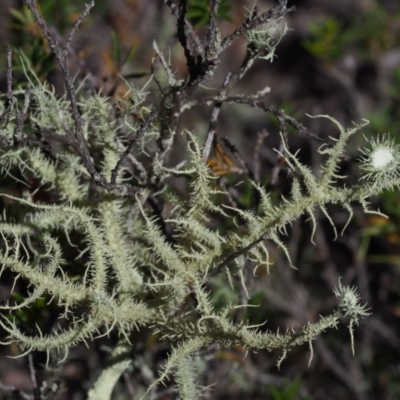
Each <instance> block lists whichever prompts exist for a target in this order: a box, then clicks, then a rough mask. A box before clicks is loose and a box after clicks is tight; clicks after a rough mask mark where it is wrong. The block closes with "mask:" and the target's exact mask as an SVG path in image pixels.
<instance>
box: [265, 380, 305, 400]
mask: <svg viewBox="0 0 400 400" xmlns="http://www.w3.org/2000/svg"><path fill="white" fill-rule="evenodd" d="M301 385H302V382H301V380H300V379H295V380H294V381H293V382H292V383H290V384H289V385H287V386H286V387H284V388H282V389H277V388H274V387H271V388H270V389H269V394H270V396H271V400H296V399H297V398H298V396H297V393H298V391H299V388H300V386H301ZM304 400H312V399H311V398H310V397H307V398H305V399H304Z"/></svg>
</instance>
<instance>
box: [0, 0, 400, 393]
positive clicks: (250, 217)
mask: <svg viewBox="0 0 400 400" xmlns="http://www.w3.org/2000/svg"><path fill="white" fill-rule="evenodd" d="M25 3H26V5H27V6H28V7H29V10H30V11H31V12H32V15H33V16H34V20H35V22H36V23H37V24H38V25H39V27H40V29H41V31H42V33H43V35H44V37H45V38H46V40H47V41H48V42H49V44H50V47H51V48H52V51H53V52H54V56H55V58H56V59H57V62H58V64H59V66H60V69H61V71H62V73H63V77H64V83H65V90H66V93H65V94H64V95H63V96H58V95H56V93H55V91H54V89H53V88H52V87H51V86H50V85H48V84H47V83H46V82H43V81H42V80H41V79H39V78H38V77H37V75H36V74H35V71H34V70H33V68H32V65H31V64H30V63H29V60H27V59H26V58H23V57H22V58H21V63H22V66H23V69H24V71H25V74H26V79H27V81H28V84H27V85H26V88H23V89H22V88H17V89H13V88H12V65H11V50H9V52H8V81H7V83H8V88H7V89H8V90H7V93H6V95H5V96H3V99H2V101H1V103H0V123H1V136H0V143H1V153H0V167H1V171H2V174H3V175H7V176H9V177H10V178H11V179H15V180H18V181H19V182H22V183H23V184H24V189H23V190H22V191H21V194H20V196H17V195H14V194H13V195H11V194H9V193H5V192H3V193H0V198H1V199H2V200H3V202H4V203H5V204H6V203H7V204H11V205H16V204H17V205H19V207H20V212H19V213H15V214H13V215H12V216H11V217H8V216H7V217H4V218H3V219H2V221H1V224H0V235H1V238H2V243H1V253H0V263H1V268H2V269H1V271H2V272H3V271H4V270H6V269H7V270H10V271H11V272H12V273H13V274H14V278H15V290H17V289H18V288H22V289H21V290H23V287H24V284H25V286H27V290H26V295H25V296H24V298H23V299H21V298H19V299H18V301H16V302H13V301H12V300H11V299H10V300H9V301H8V302H7V303H6V304H4V305H2V306H1V309H2V310H3V311H7V312H11V313H18V312H19V310H23V309H25V308H26V307H29V306H31V305H35V306H39V305H40V304H41V306H42V305H43V299H44V300H46V303H48V304H53V305H55V306H56V307H57V309H58V310H60V314H59V318H60V321H61V322H62V324H61V322H60V325H61V326H59V327H54V328H53V329H51V330H49V331H46V330H45V328H42V329H40V328H38V329H37V330H36V335H34V334H33V335H32V334H30V333H29V332H27V331H26V329H27V328H29V331H31V330H32V328H34V327H32V326H27V325H29V319H28V320H26V325H25V326H22V324H21V323H17V322H16V320H15V319H14V318H12V317H11V318H10V316H9V315H4V314H2V315H1V316H0V325H1V327H2V328H3V329H4V330H5V331H6V332H7V335H8V336H7V338H6V339H3V343H4V344H8V343H17V344H18V345H19V346H20V347H21V348H22V349H23V350H24V354H26V353H29V352H32V351H43V352H47V354H48V355H49V354H50V352H52V351H53V350H57V351H59V352H63V355H62V356H61V357H60V358H61V360H60V361H62V360H65V359H66V358H67V357H68V351H69V349H70V348H71V347H73V346H75V345H76V344H78V343H80V342H84V341H86V340H89V339H91V340H95V339H99V338H100V337H102V336H107V335H110V334H114V333H117V334H118V340H117V342H116V343H115V346H114V348H113V349H112V351H111V354H110V363H109V364H108V366H106V367H105V368H104V369H103V371H102V372H101V374H100V376H99V377H98V378H97V380H96V382H95V383H94V385H93V387H92V388H91V389H90V391H89V393H88V397H89V399H96V400H98V399H100V400H101V399H109V398H110V397H111V393H112V391H113V388H114V386H115V384H116V383H117V381H118V379H119V378H120V376H121V375H122V374H123V373H124V371H125V370H126V369H128V368H130V367H131V366H132V364H133V360H132V357H131V353H130V352H131V349H132V347H133V346H134V344H135V332H137V331H140V332H142V333H143V335H149V336H151V335H154V336H155V337H157V338H158V339H159V340H161V341H163V342H164V343H166V345H167V346H168V349H169V355H168V357H167V359H166V361H165V363H164V365H163V369H162V371H161V373H160V376H159V377H158V378H156V379H154V380H153V382H152V383H151V384H150V385H149V386H148V387H147V389H146V390H142V394H143V397H145V396H146V394H148V393H149V392H150V391H152V390H154V387H155V386H156V385H157V384H159V383H162V382H165V381H166V379H167V378H168V377H169V376H170V375H171V374H172V375H174V377H175V383H176V386H177V391H178V396H179V398H181V399H185V400H189V399H197V398H198V397H199V396H200V395H201V394H202V392H203V391H204V390H205V388H202V387H200V385H199V384H197V383H196V375H198V374H199V373H200V372H201V368H199V367H198V366H197V364H196V355H197V354H199V352H200V351H201V350H202V349H211V348H212V346H214V345H219V346H225V347H241V348H244V349H247V350H254V351H255V350H268V351H272V350H279V351H280V352H281V356H280V357H279V359H278V361H277V364H278V366H280V365H281V364H282V362H283V360H284V359H285V358H286V356H287V354H288V352H289V351H291V350H292V349H293V348H294V347H296V346H299V345H302V344H307V345H308V346H309V348H310V351H311V357H310V361H311V358H312V354H313V341H314V340H315V338H316V337H317V336H318V335H320V334H321V333H322V332H324V331H325V330H327V329H331V328H337V325H338V323H339V321H340V320H341V319H342V318H347V321H348V326H349V332H350V337H351V346H352V349H353V352H354V350H355V349H354V337H353V336H354V335H353V328H354V326H355V325H357V324H358V323H359V321H360V320H361V319H362V318H364V317H367V316H368V315H369V312H368V308H367V306H366V305H363V304H361V300H360V295H359V294H358V292H357V290H356V289H355V288H354V287H349V286H347V285H344V284H342V283H341V282H339V283H338V287H337V288H336V290H335V292H334V293H335V296H336V298H337V299H338V307H337V308H336V309H335V310H331V312H330V313H329V314H328V315H325V316H321V317H319V319H318V320H317V321H315V322H312V323H311V322H309V323H307V324H305V325H304V326H303V327H301V328H299V329H296V330H293V329H290V330H288V331H287V332H285V333H279V332H271V331H262V330H260V329H259V327H258V326H253V325H251V324H250V323H249V321H247V320H246V319H244V318H242V319H238V320H235V319H234V318H232V314H234V313H235V312H236V311H237V310H238V309H240V308H241V306H242V305H241V303H240V302H239V301H237V304H235V305H233V304H231V302H230V300H229V297H228V296H225V297H223V296H219V297H218V298H217V296H215V297H214V296H213V293H212V287H211V286H210V282H211V281H212V280H213V279H215V278H216V277H221V276H224V277H226V280H227V282H230V283H231V285H232V287H235V285H236V287H242V288H243V290H244V291H245V292H247V287H246V275H245V270H246V269H249V268H253V269H255V270H257V269H261V268H264V269H266V270H268V269H269V267H270V265H271V258H270V251H269V250H268V243H274V244H276V246H277V247H279V248H280V249H281V250H282V252H283V253H284V254H285V255H286V257H287V260H288V264H289V265H290V266H292V267H293V265H292V262H291V258H290V254H289V250H288V248H287V246H286V245H285V243H284V239H283V238H282V237H283V236H285V234H286V229H287V227H288V225H290V224H291V223H293V222H294V221H296V220H297V219H299V218H300V217H301V216H302V215H304V214H306V215H308V216H309V217H310V219H311V221H312V223H313V232H312V236H311V240H313V235H314V232H315V228H316V225H317V218H316V212H317V210H321V211H322V213H323V214H324V215H325V216H326V219H327V220H328V221H329V222H330V223H331V225H332V229H333V231H334V232H335V235H336V236H337V231H336V227H335V224H334V222H333V220H332V218H331V217H330V215H329V212H328V208H327V206H328V205H329V204H337V205H340V206H342V207H343V208H344V209H345V210H347V211H348V213H349V220H348V222H347V224H348V223H349V221H350V219H351V217H352V215H353V207H354V205H355V204H356V203H358V204H360V205H361V207H362V209H363V210H364V212H366V213H371V214H378V215H382V214H381V213H380V212H379V211H373V210H371V209H370V208H369V204H368V199H369V198H370V197H371V196H375V195H377V194H379V193H381V192H382V191H384V190H392V189H393V188H395V187H398V186H399V184H400V165H399V163H400V152H399V146H398V145H396V144H395V143H394V142H393V141H392V139H390V137H388V136H385V137H382V138H379V139H371V140H370V141H369V143H368V145H367V146H366V148H365V149H364V150H363V151H362V153H361V154H360V156H361V158H360V169H359V172H360V181H359V183H358V184H356V185H354V186H351V187H348V186H346V185H344V184H342V183H341V182H342V181H343V179H344V177H343V176H341V175H340V174H339V168H340V163H341V160H342V159H343V157H344V156H345V152H346V145H347V143H348V141H349V139H350V138H351V137H352V136H353V135H355V134H356V133H357V132H359V131H360V130H362V129H363V128H364V127H365V126H366V124H367V121H362V122H361V123H359V124H355V125H354V126H352V127H350V128H349V129H346V128H344V127H343V126H342V125H341V124H340V123H339V122H338V121H336V120H335V119H334V118H332V117H330V116H327V115H319V116H313V117H311V116H310V117H311V118H322V120H323V121H324V122H326V123H333V124H334V125H335V126H336V128H337V130H338V132H339V136H338V138H337V139H336V140H335V141H334V143H333V144H329V143H326V142H325V141H324V142H323V144H322V145H321V146H320V148H319V150H318V151H319V153H320V154H321V156H322V158H323V160H324V163H323V165H322V166H321V169H320V171H318V172H317V173H313V172H312V171H311V170H310V168H309V167H307V166H305V165H303V164H302V163H301V162H300V161H299V159H298V157H297V153H296V152H294V151H292V150H290V148H289V145H288V143H287V138H286V137H285V132H286V128H285V124H290V125H291V126H292V127H294V128H295V129H296V130H297V131H300V132H302V133H306V134H309V132H308V131H307V129H306V128H305V127H304V126H303V125H302V124H300V123H298V122H297V121H296V120H295V119H294V118H292V117H290V116H288V115H286V114H285V113H284V112H283V111H282V110H278V109H276V108H275V107H273V106H270V105H268V104H266V103H265V102H264V101H263V100H262V96H263V95H264V94H265V93H266V92H267V90H266V89H263V90H261V91H260V92H259V93H257V94H254V95H251V96H244V95H243V96H242V95H230V91H231V90H232V89H233V88H234V87H235V85H236V83H237V82H239V81H240V80H241V79H242V78H243V76H244V75H245V74H246V73H247V72H248V70H249V69H250V67H251V65H252V64H253V63H254V61H255V60H256V59H257V58H264V59H268V60H271V61H272V58H273V54H274V50H275V47H276V45H277V44H278V42H279V40H280V38H281V37H282V35H283V34H284V33H286V32H287V29H286V25H279V26H285V28H284V29H282V30H279V34H278V35H276V33H277V25H276V24H281V23H283V18H284V17H285V15H286V14H287V13H288V12H291V11H293V8H287V6H286V1H283V0H281V1H280V2H279V4H278V5H276V6H275V7H273V8H272V9H271V10H269V11H267V12H265V13H260V12H259V10H258V9H257V8H256V7H255V8H254V9H253V10H252V11H251V13H250V14H249V15H248V16H247V18H246V19H245V21H244V23H243V25H241V26H240V27H238V28H237V29H236V30H235V31H234V32H233V33H232V34H231V35H229V36H227V37H225V38H221V34H220V32H219V27H218V23H217V15H218V6H219V3H220V2H219V1H216V0H211V1H210V3H209V7H210V13H209V22H208V25H207V35H206V43H205V45H203V44H202V43H201V41H200V39H199V37H198V36H197V34H196V33H195V31H194V30H193V27H192V24H191V23H190V21H189V20H188V19H187V15H185V12H186V10H185V8H184V7H178V6H176V4H175V3H173V2H172V1H170V0H166V1H165V3H166V4H167V5H168V6H169V7H170V9H171V12H172V13H173V14H174V15H175V16H176V17H177V21H178V22H177V34H178V38H179V41H180V43H181V44H182V46H183V50H184V53H185V57H186V60H187V67H188V74H187V77H186V78H185V79H183V80H182V79H181V80H179V79H177V77H176V75H175V73H174V72H173V69H172V67H171V66H170V65H169V63H168V62H167V60H166V59H165V57H164V54H163V52H162V51H161V50H160V49H159V48H158V46H157V44H156V43H154V51H155V53H156V57H157V58H158V59H159V61H160V63H161V65H162V67H163V70H164V76H161V77H160V76H159V75H157V76H153V77H151V80H155V81H156V83H157V85H158V88H159V89H160V91H159V92H158V93H159V95H160V98H159V101H157V102H154V103H151V102H150V101H148V100H147V94H146V92H145V90H146V87H144V88H142V89H138V88H136V87H134V86H133V85H130V86H129V89H130V90H129V92H128V94H127V96H126V98H124V99H123V101H121V102H118V103H117V104H112V103H110V101H108V99H107V98H104V97H103V96H102V94H101V93H97V94H89V93H86V92H85V91H84V89H83V88H82V87H81V86H80V85H79V83H78V82H74V81H73V79H72V77H71V76H70V72H69V69H68V66H67V63H66V57H67V55H68V44H69V43H70V41H71V40H72V37H73V33H74V32H75V30H76V29H77V27H78V26H79V24H80V23H81V22H82V20H83V19H84V18H85V17H86V16H87V14H88V13H89V10H90V8H91V7H92V6H93V5H94V3H91V4H90V5H88V6H86V8H85V10H84V12H83V13H82V15H81V16H80V17H79V20H78V22H77V23H76V25H75V26H74V28H73V30H72V32H71V34H70V35H69V36H68V39H67V41H66V43H65V44H61V43H60V42H59V41H58V40H56V38H55V36H54V34H53V33H52V31H51V30H50V29H49V27H48V25H47V23H46V22H45V20H44V19H43V17H42V16H41V14H40V13H39V12H38V9H37V8H36V5H35V3H34V2H33V1H32V0H25ZM240 36H245V37H246V38H247V40H248V43H247V54H246V57H245V59H244V60H243V63H242V65H241V66H240V68H239V70H238V71H236V72H235V73H232V74H230V75H228V76H227V77H226V79H225V81H224V83H223V86H222V87H221V88H218V90H216V91H215V93H213V94H212V95H211V96H204V93H203V92H202V91H201V90H200V85H202V84H205V83H206V82H207V81H209V80H210V79H211V78H212V76H213V74H214V72H215V69H216V66H217V61H218V58H219V56H220V54H221V53H222V52H223V51H224V50H225V49H227V48H229V46H230V45H231V44H232V43H233V42H234V41H235V40H236V39H237V38H239V37H240ZM262 38H263V40H265V41H263V40H261V39H262ZM117 58H119V57H117ZM149 90H150V89H149ZM194 94H196V96H194ZM198 94H199V95H200V96H197V95H198ZM225 103H226V104H228V103H238V104H244V105H250V106H252V107H255V108H258V109H261V110H264V111H265V112H268V113H271V114H272V115H274V117H275V118H276V119H277V120H278V122H279V128H280V133H281V151H277V155H278V157H279V158H280V159H281V160H284V162H285V165H286V168H287V170H288V172H289V175H290V177H291V191H290V194H289V196H287V197H282V198H280V199H279V202H278V203H275V202H272V201H271V196H270V193H268V192H267V190H266V189H265V188H264V187H262V186H261V185H260V183H259V182H258V181H257V180H256V179H254V178H253V175H252V174H251V173H250V171H248V173H247V176H246V179H247V180H248V182H249V186H250V187H251V188H252V189H253V191H254V193H256V194H257V199H258V202H257V203H258V204H256V206H255V205H254V204H252V205H251V207H249V208H248V209H244V208H242V207H238V206H237V204H235V203H234V201H229V200H231V198H230V197H229V193H228V191H227V190H224V189H223V188H221V187H219V186H218V185H216V181H217V177H216V176H215V174H213V172H212V169H211V168H210V163H209V162H208V160H209V158H210V152H211V148H212V146H213V145H215V143H217V141H216V125H217V122H218V114H219V110H220V108H221V106H222V105H223V104H225ZM204 104H208V105H211V106H213V113H212V116H211V120H210V124H209V130H208V132H207V137H206V138H205V141H204V143H200V139H199V137H198V136H197V135H196V134H195V133H194V132H190V131H184V132H181V133H182V134H183V135H184V136H185V137H186V138H187V143H188V144H187V153H186V155H185V157H184V160H183V161H184V162H182V163H175V164H174V163H173V162H172V161H173V160H170V162H168V155H169V154H170V152H171V149H172V147H173V143H174V139H175V138H176V137H177V136H179V133H180V132H179V131H178V126H179V125H178V122H179V120H180V117H181V116H182V114H183V112H184V111H185V110H188V109H191V108H195V107H197V106H200V105H204ZM138 113H139V114H140V118H137V114H138ZM171 164H173V166H171ZM174 165H175V166H174ZM246 168H247V166H246V164H245V163H243V169H244V170H246ZM171 177H175V178H178V179H182V180H183V181H184V182H186V183H187V191H186V193H185V195H182V194H181V193H180V192H179V191H178V190H177V189H176V187H174V185H173V184H172V183H171V182H170V179H169V178H171ZM166 188H167V189H168V190H167V191H166V190H165V189H166ZM45 194H47V195H48V197H47V198H46V196H45ZM217 198H218V199H221V198H223V199H225V201H216V199H217ZM164 205H167V206H168V207H166V208H167V209H168V211H167V212H163V211H162V210H161V209H162V207H163V206H164ZM6 215H7V213H6ZM224 221H225V224H226V225H225V226H229V227H230V229H229V230H228V229H226V230H224V229H222V228H220V225H221V224H222V225H223V222H224ZM232 221H233V223H232ZM347 224H346V226H347ZM346 226H344V228H343V230H344V229H345V228H346ZM21 281H22V283H21ZM23 283H24V284H23ZM227 286H228V284H227ZM231 293H233V295H235V292H234V290H232V291H231ZM224 299H226V300H224ZM243 306H244V305H243ZM14 315H15V314H14ZM294 391H295V385H294V386H293V388H292V389H290V390H289V391H288V392H287V393H286V392H285V394H284V396H285V397H282V396H281V397H277V398H290V396H291V393H292V394H293V392H294ZM274 396H275V397H276V396H278V394H277V393H275V394H274Z"/></svg>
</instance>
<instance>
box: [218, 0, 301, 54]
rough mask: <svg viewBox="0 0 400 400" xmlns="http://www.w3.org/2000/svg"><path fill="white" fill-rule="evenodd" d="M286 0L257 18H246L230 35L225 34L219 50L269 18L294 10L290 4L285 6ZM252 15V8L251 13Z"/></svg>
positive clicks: (279, 16)
mask: <svg viewBox="0 0 400 400" xmlns="http://www.w3.org/2000/svg"><path fill="white" fill-rule="evenodd" d="M286 4H287V1H286V0H281V1H280V2H279V5H277V6H275V7H273V8H271V9H270V10H268V11H267V12H265V13H263V14H261V15H260V16H259V17H257V18H253V19H252V20H249V18H248V19H246V21H245V22H244V23H243V25H242V26H240V27H239V28H237V29H236V30H235V31H234V32H233V33H232V34H231V35H229V36H227V37H226V38H225V39H224V40H223V41H222V43H221V52H222V51H224V50H225V49H227V48H228V47H229V46H230V45H231V44H232V43H233V42H234V41H235V40H236V39H238V38H239V37H241V36H243V35H245V34H246V33H247V32H248V31H249V30H251V29H254V28H256V27H257V26H260V25H262V24H265V23H266V22H267V21H269V20H270V19H278V18H281V17H283V16H285V15H286V14H288V13H290V12H293V11H296V7H294V6H292V7H290V8H287V7H286ZM252 16H254V10H253V14H252Z"/></svg>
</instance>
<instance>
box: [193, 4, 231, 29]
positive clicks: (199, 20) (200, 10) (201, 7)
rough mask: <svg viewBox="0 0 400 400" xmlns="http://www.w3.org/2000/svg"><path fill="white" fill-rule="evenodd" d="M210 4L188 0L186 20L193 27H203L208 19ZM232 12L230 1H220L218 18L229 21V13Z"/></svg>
mask: <svg viewBox="0 0 400 400" xmlns="http://www.w3.org/2000/svg"><path fill="white" fill-rule="evenodd" d="M209 3H210V2H209V1H208V0H189V1H188V12H187V14H186V16H187V18H188V19H189V20H190V22H191V23H192V24H193V25H194V26H205V25H207V24H208V21H209V19H210V4H209ZM231 11H232V1H231V0H221V2H220V6H219V11H218V17H219V18H220V19H224V20H226V21H231V17H230V15H229V14H230V12H231Z"/></svg>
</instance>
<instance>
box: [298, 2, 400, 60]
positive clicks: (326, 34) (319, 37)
mask: <svg viewBox="0 0 400 400" xmlns="http://www.w3.org/2000/svg"><path fill="white" fill-rule="evenodd" d="M395 21H396V16H395V15H392V14H390V13H388V12H387V11H386V10H385V9H384V8H383V7H382V6H380V5H379V4H377V5H375V6H374V8H373V9H370V10H368V11H366V12H364V13H363V15H359V16H358V17H357V18H354V19H353V20H352V21H350V22H348V23H346V24H345V23H344V22H343V21H340V20H338V19H335V18H331V17H327V18H324V19H323V20H322V21H321V22H319V23H317V24H315V25H313V26H312V27H311V29H310V34H311V37H310V38H309V39H308V40H307V41H306V42H305V47H306V49H307V50H308V51H310V52H311V53H312V54H313V55H315V56H316V57H318V58H320V59H321V60H323V61H324V62H325V63H327V64H332V63H333V62H335V61H337V60H338V59H339V58H341V57H342V56H343V54H344V52H345V51H346V50H347V49H349V48H351V49H352V51H354V52H356V53H357V54H358V55H359V56H360V57H361V58H364V59H365V58H368V57H370V56H371V55H378V54H380V53H382V52H384V51H387V50H388V49H391V48H394V47H396V46H398V45H399V43H400V36H399V34H398V31H397V30H396V25H395V24H396V22H395Z"/></svg>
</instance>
